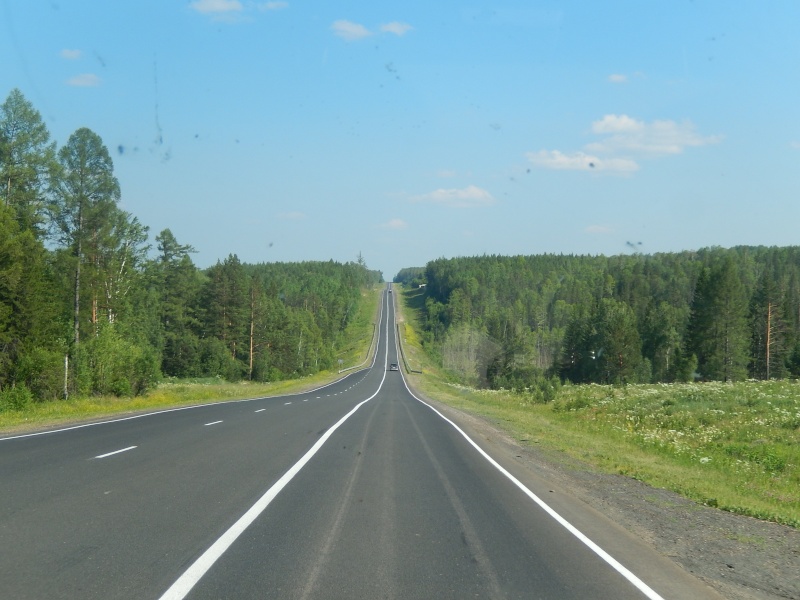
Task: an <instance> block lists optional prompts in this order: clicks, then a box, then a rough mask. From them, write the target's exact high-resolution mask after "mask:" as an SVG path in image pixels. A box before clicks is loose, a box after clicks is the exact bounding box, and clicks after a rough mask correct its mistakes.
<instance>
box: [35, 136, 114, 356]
mask: <svg viewBox="0 0 800 600" xmlns="http://www.w3.org/2000/svg"><path fill="white" fill-rule="evenodd" d="M51 184H52V202H51V204H50V207H49V211H50V217H51V222H52V225H53V230H54V235H55V239H56V241H57V242H58V243H59V244H60V245H61V246H62V247H64V248H65V249H68V250H69V252H70V254H71V256H72V261H71V262H72V269H73V286H72V298H73V311H72V314H73V334H72V353H73V357H72V358H73V364H74V365H77V364H78V361H77V360H76V359H77V358H78V356H77V355H78V354H79V348H80V340H81V321H82V310H83V309H82V305H81V297H82V294H83V289H82V285H83V283H84V282H83V281H82V280H81V274H82V272H83V270H84V268H85V267H86V268H88V269H89V270H90V273H91V271H93V270H94V269H95V268H96V266H97V262H98V260H99V256H98V243H99V240H100V239H101V238H102V237H103V236H105V235H107V232H108V231H109V229H110V228H111V227H112V224H111V217H112V215H113V211H114V210H115V209H116V205H117V202H118V201H119V197H120V188H119V182H118V181H117V179H116V177H114V166H113V163H112V161H111V156H110V155H109V153H108V149H107V148H106V147H105V145H104V144H103V141H102V140H101V139H100V136H98V135H97V134H96V133H94V132H93V131H91V130H90V129H87V128H85V127H84V128H81V129H78V130H77V131H75V133H73V134H72V135H71V136H70V137H69V140H68V141H67V144H66V146H64V147H63V148H61V150H60V151H59V152H58V165H57V168H56V169H55V172H54V173H53V176H52V180H51ZM97 293H98V292H97V290H96V289H95V290H93V291H92V296H91V297H92V298H96V297H97ZM94 308H95V307H94V306H92V309H94ZM90 320H91V321H92V322H96V317H95V315H94V314H93V315H92V317H91V319H90Z"/></svg>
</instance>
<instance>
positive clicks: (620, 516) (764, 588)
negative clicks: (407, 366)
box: [409, 382, 800, 600]
mask: <svg viewBox="0 0 800 600" xmlns="http://www.w3.org/2000/svg"><path fill="white" fill-rule="evenodd" d="M409 383H410V384H411V383H412V382H409ZM415 393H418V394H419V392H418V391H417V390H415ZM420 397H424V398H425V400H426V401H429V402H430V403H431V404H432V405H434V406H435V407H436V408H437V410H440V411H441V412H442V413H443V414H445V415H446V416H447V417H448V418H450V419H452V420H453V421H454V422H456V423H457V424H458V425H459V426H460V427H462V429H464V431H465V432H467V433H468V434H470V435H471V436H474V438H475V439H481V440H489V441H490V443H491V447H492V450H493V455H496V454H497V453H498V452H499V454H500V456H495V458H496V460H498V461H500V462H502V463H504V464H509V463H512V464H513V465H514V467H515V468H517V469H518V468H523V469H527V470H529V471H531V472H534V471H535V472H536V473H537V474H538V475H539V476H540V475H541V474H542V472H545V473H546V476H547V477H548V478H549V479H551V480H552V481H553V484H554V485H557V486H558V487H559V488H560V489H562V490H565V491H566V492H567V493H569V494H570V495H571V496H572V497H574V498H577V499H579V500H580V501H582V502H584V503H586V504H587V505H588V506H589V507H591V508H592V509H593V510H596V511H598V512H600V513H601V514H603V515H605V516H606V517H607V518H609V519H611V520H612V521H613V522H615V523H616V524H618V525H619V526H621V527H622V528H623V529H625V530H626V531H627V532H629V533H630V534H632V535H634V536H636V537H637V538H639V539H641V540H643V541H644V542H645V543H647V544H648V545H649V546H650V547H652V548H653V549H654V550H656V552H658V553H659V554H660V555H662V556H664V557H666V558H668V559H670V560H671V561H672V562H673V563H675V564H676V565H678V566H679V567H680V568H681V569H683V570H684V571H686V572H688V573H690V574H692V575H693V576H694V577H696V578H698V579H699V580H700V581H702V582H704V583H705V584H706V585H707V586H709V587H710V588H712V589H713V590H715V591H716V592H717V593H718V594H719V595H720V596H722V597H724V598H729V599H731V600H774V599H778V598H783V599H785V598H789V599H794V600H800V531H798V530H797V529H793V528H791V527H786V526H783V525H778V524H775V523H769V522H765V521H760V520H758V519H753V518H750V517H744V516H740V515H734V514H731V513H728V512H725V511H721V510H718V509H715V508H711V507H708V506H703V505H699V504H696V503H695V502H692V501H690V500H687V499H686V498H683V497H682V496H679V495H678V494H675V493H673V492H670V491H668V490H663V489H658V488H653V487H650V486H648V485H646V484H644V483H642V482H640V481H637V480H635V479H631V478H629V477H625V476H622V475H614V474H607V473H600V472H598V471H596V470H595V469H593V468H592V467H591V466H590V465H588V464H585V463H582V462H581V461H578V460H576V459H573V458H572V457H569V456H566V455H564V454H562V453H556V452H551V451H547V450H543V449H541V448H538V447H536V446H528V445H522V444H520V443H519V442H517V441H516V440H514V439H513V438H512V437H510V436H509V435H508V434H507V433H505V432H504V431H503V430H502V428H501V427H500V426H499V425H498V424H497V423H494V422H491V421H490V420H488V419H486V418H483V417H481V416H476V415H473V414H470V413H467V412H464V411H461V410H458V409H454V408H452V407H450V406H447V405H445V404H443V403H441V402H438V401H436V400H431V399H429V398H427V397H425V396H423V395H420Z"/></svg>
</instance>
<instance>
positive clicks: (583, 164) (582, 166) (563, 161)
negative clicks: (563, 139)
mask: <svg viewBox="0 0 800 600" xmlns="http://www.w3.org/2000/svg"><path fill="white" fill-rule="evenodd" d="M526 156H527V157H528V160H530V161H531V163H533V164H534V165H536V166H537V167H542V168H544V169H553V170H557V171H611V172H617V173H633V172H634V171H638V170H639V165H638V164H636V161H633V160H630V159H627V158H600V157H598V156H592V155H590V154H586V153H584V152H573V153H572V154H564V153H563V152H559V151H558V150H540V151H539V152H528V154H526Z"/></svg>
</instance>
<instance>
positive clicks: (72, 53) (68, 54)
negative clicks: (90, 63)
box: [60, 48, 83, 60]
mask: <svg viewBox="0 0 800 600" xmlns="http://www.w3.org/2000/svg"><path fill="white" fill-rule="evenodd" d="M60 54H61V58H64V59H66V60H78V59H79V58H80V57H82V56H83V51H81V50H70V49H69V48H64V49H63V50H62V51H61V53H60Z"/></svg>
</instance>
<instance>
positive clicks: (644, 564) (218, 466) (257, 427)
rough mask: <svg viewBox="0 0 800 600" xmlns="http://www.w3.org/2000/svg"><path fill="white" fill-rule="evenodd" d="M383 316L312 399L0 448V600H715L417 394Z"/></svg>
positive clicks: (190, 412)
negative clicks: (372, 342)
mask: <svg viewBox="0 0 800 600" xmlns="http://www.w3.org/2000/svg"><path fill="white" fill-rule="evenodd" d="M392 300H393V299H392V295H391V294H385V295H384V309H383V310H382V313H381V325H380V332H381V335H380V341H379V344H378V350H377V352H376V355H375V362H374V364H373V365H372V366H371V367H370V368H366V369H364V370H361V371H358V372H355V373H352V374H350V375H348V376H346V377H345V378H343V379H342V380H340V381H338V382H336V383H334V384H332V385H330V386H327V387H325V388H321V389H319V390H315V391H312V392H308V393H304V394H298V395H292V396H283V397H276V398H265V399H255V400H249V401H242V402H227V403H222V404H214V405H205V406H201V407H194V408H190V409H183V410H175V411H168V412H162V413H158V414H152V415H144V416H139V417H137V418H131V419H126V420H120V421H114V422H107V423H103V424H95V425H91V426H87V427H79V428H72V429H68V430H63V431H55V432H48V433H45V434H43V435H33V436H28V437H16V438H6V439H2V440H0V548H2V552H0V598H10V599H25V598H32V599H37V600H42V599H47V598H80V599H84V598H86V599H88V598H103V599H112V598H131V599H142V598H154V599H159V598H163V599H164V600H167V599H171V598H184V597H185V598H192V599H200V598H215V599H218V598H237V599H238V598H348V599H357V598H364V599H377V598H402V599H406V598H425V599H430V598H454V599H455V598H457V599H463V598H546V599H561V598H564V599H566V598H570V599H573V598H592V599H604V598H608V599H611V598H613V599H617V600H623V599H628V598H647V597H650V598H659V597H663V598H692V599H696V598H703V597H708V598H714V597H715V596H714V595H713V594H711V593H710V592H708V591H707V590H706V588H705V587H704V586H702V585H700V584H699V583H698V582H696V581H694V580H693V579H692V578H691V577H689V576H687V575H685V574H683V573H682V572H681V571H679V570H678V569H676V568H675V567H674V565H672V564H671V563H670V562H669V561H667V560H665V559H664V558H663V557H659V556H657V555H655V554H654V553H653V552H652V551H650V550H649V548H648V547H647V546H646V545H644V544H642V543H640V541H638V540H636V539H635V538H634V537H632V536H631V535H629V534H628V533H627V532H624V531H621V530H619V529H618V528H615V527H614V526H613V524H611V523H609V522H606V521H605V520H604V519H603V517H602V515H598V514H595V513H593V512H592V510H591V508H590V507H585V506H582V505H581V503H580V502H579V501H576V500H572V499H570V498H562V497H556V496H555V495H554V494H553V493H552V492H553V490H552V488H549V486H548V483H547V482H546V481H540V480H539V479H538V478H537V476H536V474H532V473H520V472H515V469H517V471H518V468H516V467H515V466H514V465H506V466H507V467H508V469H509V470H508V471H505V472H504V471H503V470H502V467H500V464H498V463H504V462H507V461H505V459H504V458H503V457H498V458H497V460H498V463H495V464H493V462H492V460H493V459H489V458H488V456H486V455H484V454H483V453H482V452H481V451H480V450H478V444H476V443H475V442H473V441H471V440H470V439H468V438H467V436H466V435H465V434H464V433H463V432H462V430H460V429H458V428H457V427H456V426H455V424H454V423H452V422H450V421H448V420H446V419H445V418H443V417H442V416H441V415H440V414H439V413H438V412H437V411H435V410H434V409H433V408H432V407H431V406H429V405H428V404H426V403H424V402H422V401H420V400H418V399H417V398H415V397H414V396H413V395H412V394H411V393H410V392H409V390H408V388H407V387H406V385H405V382H404V379H403V374H402V373H401V372H396V371H388V370H387V368H388V364H389V363H391V362H398V354H397V349H396V340H395V327H394V311H393V306H392ZM477 441H479V442H480V443H481V445H482V446H484V447H485V446H487V444H486V442H485V441H481V440H477ZM490 452H491V450H490ZM498 467H499V468H498ZM512 473H513V474H512ZM548 494H549V495H550V496H551V497H547V496H548ZM540 498H543V499H544V501H546V502H547V503H548V504H546V505H545V504H544V503H543V502H542V501H541V500H539V499H540ZM573 526H576V527H577V528H578V529H572V530H571V529H570V528H572V527H573ZM586 535H588V537H589V538H590V539H587V538H586V537H585V536H586ZM620 563H621V564H620ZM628 569H630V571H629V570H628Z"/></svg>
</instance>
